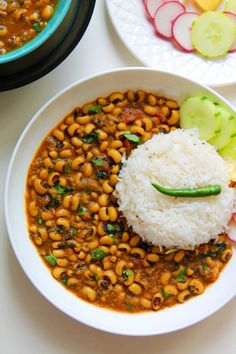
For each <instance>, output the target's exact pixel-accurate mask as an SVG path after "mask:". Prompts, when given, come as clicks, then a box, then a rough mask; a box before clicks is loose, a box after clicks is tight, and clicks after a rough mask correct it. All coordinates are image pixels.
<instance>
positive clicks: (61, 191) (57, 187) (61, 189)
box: [52, 184, 74, 195]
mask: <svg viewBox="0 0 236 354" xmlns="http://www.w3.org/2000/svg"><path fill="white" fill-rule="evenodd" d="M52 188H53V189H55V190H56V191H57V193H58V194H60V195H66V194H69V193H71V192H74V188H72V187H63V186H60V185H59V184H58V185H54V186H52Z"/></svg>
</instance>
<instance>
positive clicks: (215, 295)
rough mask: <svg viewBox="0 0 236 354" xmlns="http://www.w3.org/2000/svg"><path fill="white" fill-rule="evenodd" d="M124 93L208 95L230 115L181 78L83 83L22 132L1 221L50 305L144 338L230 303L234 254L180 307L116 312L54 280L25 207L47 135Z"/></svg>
mask: <svg viewBox="0 0 236 354" xmlns="http://www.w3.org/2000/svg"><path fill="white" fill-rule="evenodd" d="M128 89H144V90H147V91H157V92H160V93H161V94H163V95H164V96H169V97H170V98H174V99H176V100H178V101H179V102H181V101H182V100H183V99H184V98H185V97H186V96H188V95H194V94H201V95H204V94H208V95H211V96H212V97H213V98H214V100H215V101H217V102H221V104H224V105H226V106H227V107H228V108H230V109H231V110H232V111H234V109H233V107H232V106H231V105H230V104H229V103H227V101H226V100H224V98H222V97H221V96H220V95H218V94H217V93H215V92H214V91H213V90H211V89H209V88H207V87H205V86H201V85H199V84H197V83H195V82H193V81H190V80H188V79H185V78H183V77H180V76H176V75H173V74H170V73H166V72H159V71H156V70H152V69H148V68H127V69H119V70H113V71H109V72H105V73H102V74H98V75H96V76H93V77H89V78H87V79H85V80H82V81H80V82H78V83H76V84H74V85H72V86H70V87H69V88H67V89H65V90H63V91H62V92H60V93H59V94H58V95H57V96H56V97H54V98H53V99H51V100H50V101H49V102H48V103H47V104H46V105H45V106H44V107H43V108H42V109H40V111H39V112H38V113H37V114H36V115H35V116H34V117H33V118H32V120H31V121H30V122H29V124H28V125H27V127H26V128H25V130H24V132H23V133H22V135H21V137H20V139H19V141H18V143H17V145H16V147H15V150H14V153H13V156H12V159H11V162H10V166H9V170H8V174H7V180H6V192H5V216H6V222H7V228H8V233H9V237H10V241H11V244H12V247H13V249H14V251H15V254H16V256H17V258H18V261H19V263H20V264H21V266H22V268H23V269H24V271H25V273H26V274H27V276H28V277H29V279H30V280H31V281H32V283H33V284H34V285H35V287H36V288H37V289H38V290H39V291H40V292H41V293H42V294H43V295H44V296H45V298H47V299H48V300H49V301H50V302H51V303H52V304H53V305H55V306H56V307H57V308H58V309H60V310H61V311H63V312H64V313H66V314H67V315H69V316H71V317H73V318H74V319H76V320H78V321H80V322H82V323H84V324H87V325H89V326H91V327H95V328H97V329H100V330H104V331H107V332H111V333H117V334H123V335H139V336H141V335H143V336H144V335H154V334H162V333H167V332H171V331H175V330H178V329H182V328H185V327H188V326H190V325H192V324H194V323H197V322H199V321H201V320H203V319H204V318H206V317H208V316H209V315H211V314H213V313H214V312H215V311H217V310H219V309H220V308H221V307H222V306H223V305H225V304H226V303H227V302H228V301H229V300H230V299H232V298H233V296H234V295H235V294H236V277H235V269H236V256H235V254H233V257H232V259H231V260H230V262H229V264H228V265H227V266H226V268H225V269H224V271H223V272H222V273H221V275H220V277H219V279H218V280H217V281H216V282H215V283H214V284H212V285H211V286H210V287H209V288H208V289H207V290H206V291H205V292H204V293H203V294H202V295H200V296H197V297H195V298H193V299H191V300H189V301H187V302H186V303H184V304H181V305H176V306H174V307H172V308H167V309H165V310H162V311H160V312H145V313H139V314H129V313H120V312H115V311H111V310H107V309H103V308H100V307H97V306H94V305H92V304H90V303H88V302H84V301H83V300H81V299H79V298H77V297H76V296H74V295H73V294H72V293H71V292H69V291H68V290H66V289H65V288H64V287H63V286H61V285H60V284H59V283H58V282H57V281H56V280H54V278H53V277H52V275H51V274H50V272H49V271H48V269H47V267H46V266H45V265H44V264H43V262H42V260H41V258H40V257H39V255H38V253H37V250H36V249H35V247H34V245H33V243H32V242H31V241H30V239H29V236H28V233H27V224H26V215H25V202H24V194H25V185H26V175H27V170H28V167H29V165H30V162H31V160H32V158H33V156H34V153H35V151H36V149H37V148H38V146H39V144H40V142H41V141H42V140H43V138H44V137H45V135H46V134H47V133H48V132H49V131H50V130H51V129H52V128H53V127H54V126H55V125H56V124H57V122H58V121H59V120H61V119H62V118H63V117H64V116H65V115H66V114H67V113H69V112H71V111H72V110H73V109H74V108H75V107H76V106H78V105H81V104H83V103H85V102H86V101H90V100H93V99H96V98H97V97H98V96H102V95H107V94H109V93H111V92H113V91H116V90H121V91H125V90H128ZM234 112H235V111H234Z"/></svg>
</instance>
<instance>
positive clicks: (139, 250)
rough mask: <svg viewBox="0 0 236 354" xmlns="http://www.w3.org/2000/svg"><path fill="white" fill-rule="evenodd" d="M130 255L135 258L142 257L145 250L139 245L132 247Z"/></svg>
mask: <svg viewBox="0 0 236 354" xmlns="http://www.w3.org/2000/svg"><path fill="white" fill-rule="evenodd" d="M130 253H131V255H132V256H133V257H136V258H141V259H142V258H144V257H145V254H146V253H145V251H144V250H143V249H142V248H139V247H134V248H132V249H131V251H130Z"/></svg>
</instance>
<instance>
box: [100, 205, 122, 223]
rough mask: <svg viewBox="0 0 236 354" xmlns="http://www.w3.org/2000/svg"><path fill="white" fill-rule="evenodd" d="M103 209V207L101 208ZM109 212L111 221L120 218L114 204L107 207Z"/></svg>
mask: <svg viewBox="0 0 236 354" xmlns="http://www.w3.org/2000/svg"><path fill="white" fill-rule="evenodd" d="M101 209H102V208H101ZM107 212H108V215H109V219H110V221H111V222H114V221H116V220H117V218H118V212H117V209H116V208H115V207H114V206H109V207H108V208H107Z"/></svg>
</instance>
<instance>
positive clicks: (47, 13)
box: [41, 5, 53, 21]
mask: <svg viewBox="0 0 236 354" xmlns="http://www.w3.org/2000/svg"><path fill="white" fill-rule="evenodd" d="M52 15H53V7H52V6H51V5H46V6H45V7H44V9H43V10H42V12H41V18H42V20H44V21H48V20H50V18H51V17H52Z"/></svg>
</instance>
